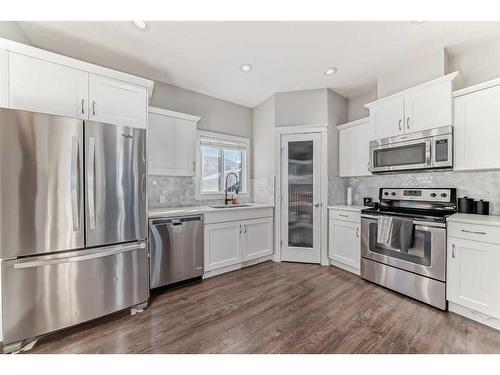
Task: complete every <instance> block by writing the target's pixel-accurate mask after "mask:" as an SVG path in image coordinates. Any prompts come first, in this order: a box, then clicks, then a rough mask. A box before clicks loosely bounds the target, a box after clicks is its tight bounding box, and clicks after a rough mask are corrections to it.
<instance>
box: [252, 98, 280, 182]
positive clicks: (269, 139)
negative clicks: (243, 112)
mask: <svg viewBox="0 0 500 375" xmlns="http://www.w3.org/2000/svg"><path fill="white" fill-rule="evenodd" d="M252 141H253V143H252V146H253V147H252V155H253V163H252V164H253V168H252V169H253V174H252V176H253V178H264V177H272V176H274V173H275V172H274V164H275V163H274V95H273V96H271V97H269V98H267V99H266V100H264V101H263V102H262V103H260V104H259V105H258V106H257V107H255V108H254V109H253V129H252Z"/></svg>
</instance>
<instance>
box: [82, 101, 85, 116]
mask: <svg viewBox="0 0 500 375" xmlns="http://www.w3.org/2000/svg"><path fill="white" fill-rule="evenodd" d="M82 114H85V99H82Z"/></svg>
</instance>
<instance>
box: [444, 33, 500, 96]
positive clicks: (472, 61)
mask: <svg viewBox="0 0 500 375" xmlns="http://www.w3.org/2000/svg"><path fill="white" fill-rule="evenodd" d="M447 52H448V66H447V73H452V72H455V71H457V70H458V71H459V72H460V73H461V76H462V82H461V85H460V86H459V87H457V88H462V87H467V86H472V85H475V84H478V83H481V82H485V81H489V80H491V79H495V78H499V77H500V39H498V38H496V39H490V40H485V41H481V42H480V43H475V44H472V45H468V46H462V47H460V51H457V48H449V49H447Z"/></svg>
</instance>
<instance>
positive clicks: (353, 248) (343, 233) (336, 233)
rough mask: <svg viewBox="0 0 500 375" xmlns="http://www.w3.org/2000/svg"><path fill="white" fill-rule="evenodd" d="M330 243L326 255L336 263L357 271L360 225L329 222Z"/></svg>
mask: <svg viewBox="0 0 500 375" xmlns="http://www.w3.org/2000/svg"><path fill="white" fill-rule="evenodd" d="M329 229H330V242H329V250H328V255H329V256H330V258H331V259H333V260H336V261H337V262H340V263H344V264H346V265H348V266H350V267H353V268H356V269H359V264H360V257H361V255H360V247H361V241H360V237H359V236H360V224H359V223H351V222H348V221H341V220H330V228H329Z"/></svg>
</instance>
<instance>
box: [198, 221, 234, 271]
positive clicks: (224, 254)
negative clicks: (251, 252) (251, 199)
mask: <svg viewBox="0 0 500 375" xmlns="http://www.w3.org/2000/svg"><path fill="white" fill-rule="evenodd" d="M242 230H243V229H242V226H241V224H240V223H238V222H233V223H218V224H208V225H205V233H204V235H205V237H204V238H205V240H204V241H205V270H206V271H211V270H213V269H216V268H221V267H227V266H231V265H233V264H237V263H240V262H241V256H242V252H243V243H242V241H243V237H242Z"/></svg>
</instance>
